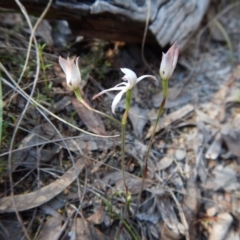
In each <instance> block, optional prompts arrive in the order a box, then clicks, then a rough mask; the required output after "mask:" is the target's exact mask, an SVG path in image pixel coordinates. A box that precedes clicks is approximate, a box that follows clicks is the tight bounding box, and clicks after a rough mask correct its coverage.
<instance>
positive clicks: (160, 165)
mask: <svg viewBox="0 0 240 240" xmlns="http://www.w3.org/2000/svg"><path fill="white" fill-rule="evenodd" d="M169 152H170V153H167V155H166V156H164V157H163V158H162V159H160V160H159V161H158V162H157V165H156V167H155V169H154V170H155V171H161V170H164V169H166V168H168V167H170V166H171V165H172V163H173V160H174V157H173V154H172V151H169Z"/></svg>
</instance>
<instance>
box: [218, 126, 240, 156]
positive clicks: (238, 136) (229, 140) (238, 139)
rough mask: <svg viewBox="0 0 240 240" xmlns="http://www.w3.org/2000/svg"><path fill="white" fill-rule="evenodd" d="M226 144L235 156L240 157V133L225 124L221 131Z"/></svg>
mask: <svg viewBox="0 0 240 240" xmlns="http://www.w3.org/2000/svg"><path fill="white" fill-rule="evenodd" d="M221 133H222V137H223V140H224V142H225V143H226V145H227V147H228V151H230V152H231V153H232V154H233V155H235V156H237V157H240V147H239V146H240V131H239V130H236V129H234V128H233V127H232V126H231V125H230V124H225V125H224V126H223V128H222V130H221Z"/></svg>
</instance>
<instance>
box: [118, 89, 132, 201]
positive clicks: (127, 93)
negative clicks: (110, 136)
mask: <svg viewBox="0 0 240 240" xmlns="http://www.w3.org/2000/svg"><path fill="white" fill-rule="evenodd" d="M131 96H132V91H131V90H128V91H127V92H126V109H125V112H124V114H123V117H122V148H121V151H122V161H121V167H122V173H123V182H124V186H125V189H126V203H127V196H128V187H127V184H126V177H125V139H126V123H127V117H128V112H129V109H130V104H131Z"/></svg>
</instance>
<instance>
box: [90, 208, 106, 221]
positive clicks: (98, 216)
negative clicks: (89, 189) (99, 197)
mask: <svg viewBox="0 0 240 240" xmlns="http://www.w3.org/2000/svg"><path fill="white" fill-rule="evenodd" d="M104 218H105V212H104V211H103V208H102V206H100V207H99V208H98V209H97V210H96V211H95V213H93V214H92V215H90V216H89V217H88V219H87V220H88V221H89V222H91V223H92V224H101V223H103V221H104Z"/></svg>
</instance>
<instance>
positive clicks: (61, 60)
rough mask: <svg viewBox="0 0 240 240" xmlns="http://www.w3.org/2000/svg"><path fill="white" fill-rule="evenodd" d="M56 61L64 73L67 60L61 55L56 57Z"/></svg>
mask: <svg viewBox="0 0 240 240" xmlns="http://www.w3.org/2000/svg"><path fill="white" fill-rule="evenodd" d="M58 61H59V64H60V66H61V68H62V70H63V71H64V73H65V74H66V64H67V61H66V60H65V59H64V58H62V57H61V56H59V57H58Z"/></svg>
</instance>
